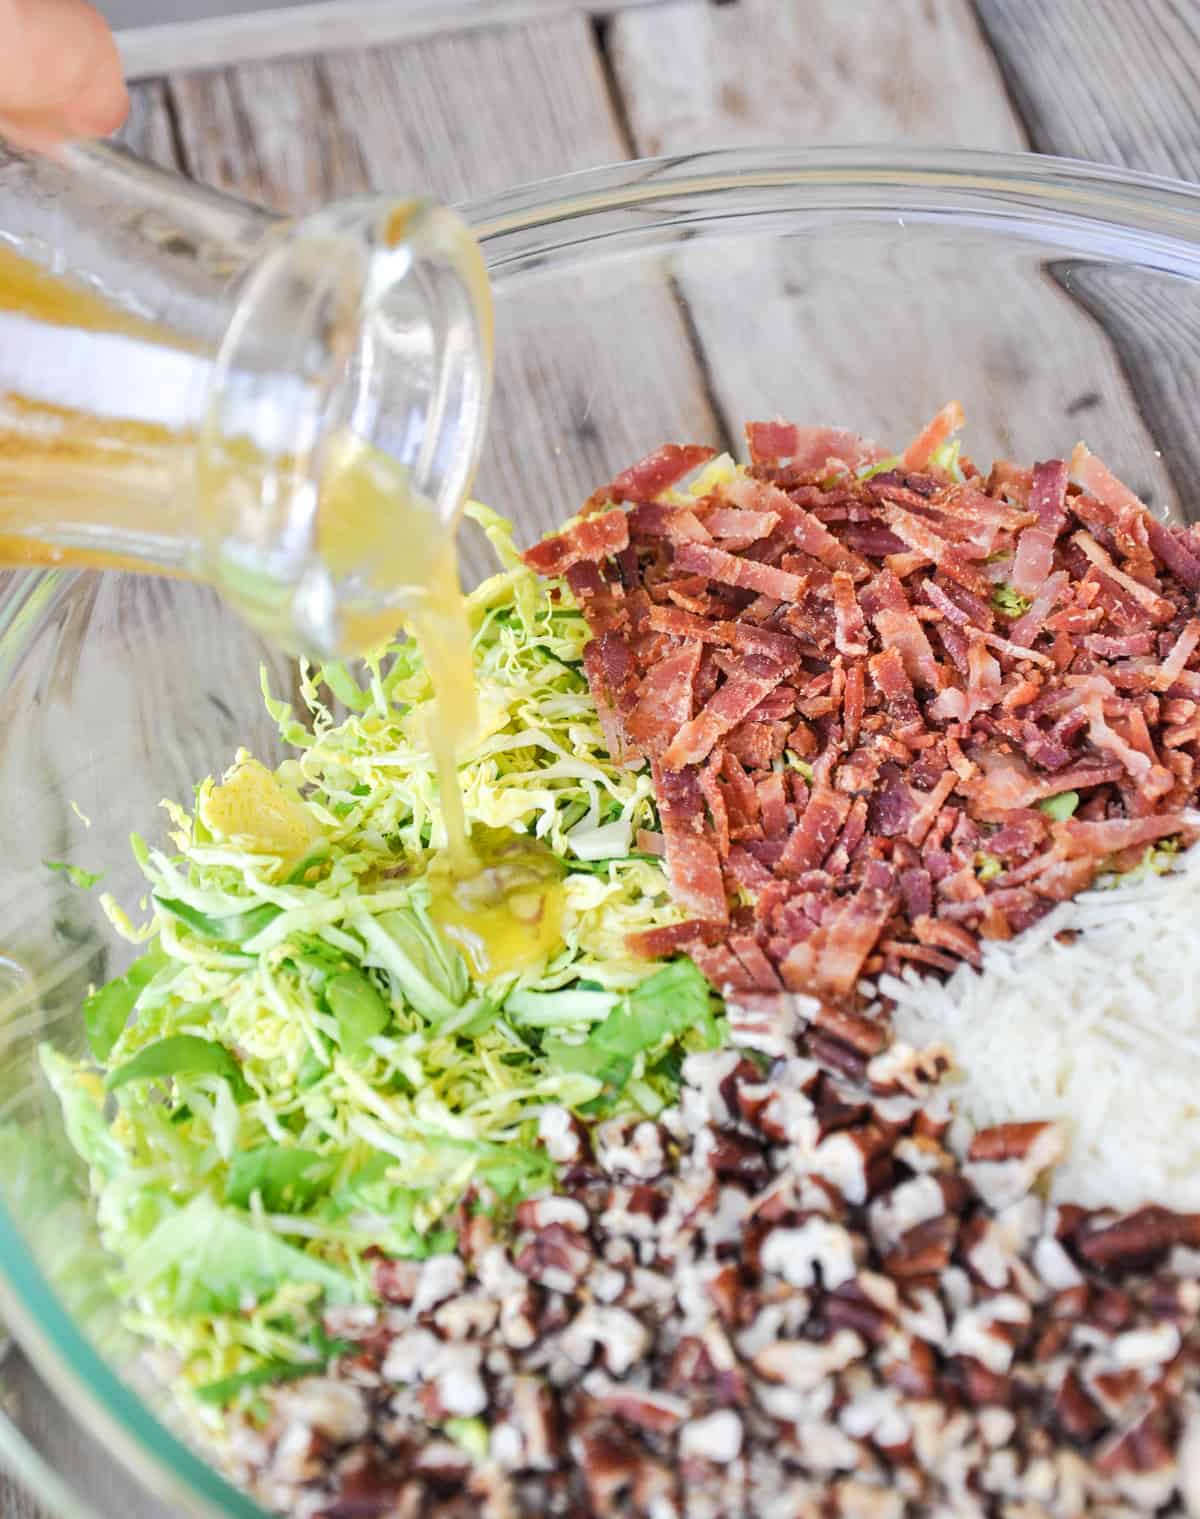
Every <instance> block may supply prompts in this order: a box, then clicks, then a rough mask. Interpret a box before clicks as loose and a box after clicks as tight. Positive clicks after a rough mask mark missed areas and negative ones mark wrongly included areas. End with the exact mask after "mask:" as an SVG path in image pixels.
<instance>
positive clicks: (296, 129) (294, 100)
mask: <svg viewBox="0 0 1200 1519" xmlns="http://www.w3.org/2000/svg"><path fill="white" fill-rule="evenodd" d="M171 92H172V97H173V99H174V102H175V107H176V112H177V117H178V123H179V130H180V136H181V141H182V144H183V148H184V153H185V158H186V162H187V164H188V167H189V170H190V171H191V172H192V173H194V174H195V175H196V176H197V177H198V178H201V179H204V180H208V181H209V182H211V183H215V184H218V185H221V186H222V187H224V188H228V189H231V190H235V191H237V192H238V193H240V194H243V195H249V196H252V197H254V198H256V199H261V200H265V201H267V202H268V203H269V204H272V205H275V206H277V207H279V208H281V209H286V210H288V211H295V210H300V209H304V208H307V207H311V206H313V205H316V204H319V203H321V202H323V201H326V200H329V199H332V198H334V197H336V196H339V195H347V194H352V193H357V192H360V191H362V190H367V189H369V190H386V191H393V192H394V191H405V190H407V191H414V192H419V193H430V194H433V195H435V196H437V197H439V198H441V199H443V200H447V201H452V202H454V201H461V200H464V199H467V198H477V197H479V196H482V195H487V194H489V193H491V192H494V191H498V190H501V189H505V188H508V187H509V186H511V185H513V184H517V183H519V182H521V181H523V180H531V179H540V178H545V177H547V176H550V175H555V174H562V173H566V172H568V171H570V170H572V169H578V168H582V167H585V166H588V165H592V164H596V163H603V162H609V161H612V160H614V159H620V158H623V157H624V156H625V145H624V139H623V137H622V133H621V127H620V124H619V122H618V120H617V117H616V115H615V114H614V110H613V104H612V101H611V99H610V97H609V92H608V85H607V80H606V78H605V74H604V70H603V67H602V63H601V60H600V58H599V55H598V53H597V50H596V47H595V39H594V34H593V29H592V26H591V24H590V22H589V21H588V20H587V19H586V18H585V17H583V16H571V17H565V18H560V19H558V20H554V21H551V22H547V23H543V24H540V25H538V26H522V27H512V28H496V29H488V30H482V31H476V32H468V33H461V34H457V35H453V36H447V37H438V38H434V39H430V40H428V41H423V42H418V43H413V44H407V45H404V46H399V47H389V48H379V49H375V50H364V51H358V52H344V53H339V54H337V55H335V56H331V57H328V58H324V59H319V60H295V61H287V62H279V63H271V64H255V65H250V66H247V67H245V68H239V69H236V70H225V71H222V72H220V73H215V74H203V75H192V76H186V77H182V78H178V79H173V80H172V81H171ZM314 122H319V123H320V130H319V131H317V130H314V129H313V123H314ZM551 288H552V291H553V294H552V295H551V296H550V297H547V296H546V295H545V290H546V284H545V282H544V277H542V276H539V275H538V274H536V273H533V274H531V275H530V276H529V277H528V278H527V279H525V280H524V281H523V284H522V289H521V292H520V294H519V295H517V296H514V297H512V298H510V299H506V300H505V302H504V303H503V304H502V306H501V309H500V312H499V319H498V327H497V337H496V343H497V378H496V390H495V401H494V407H493V418H492V425H491V428H490V432H489V440H488V445H487V449H486V452H485V458H484V462H483V465H482V468H481V471H480V477H479V481H478V491H479V493H480V494H481V495H482V496H484V498H485V499H487V500H489V501H490V502H491V503H492V504H494V505H496V506H497V507H499V508H500V509H501V510H504V511H506V512H509V513H510V514H513V515H514V516H516V517H517V518H518V519H519V521H520V525H521V529H522V532H523V535H524V537H525V538H526V539H528V538H531V537H533V536H537V535H538V534H539V533H541V532H543V531H545V530H546V529H547V528H549V527H551V526H552V525H553V524H554V523H555V522H556V521H559V520H561V519H562V518H563V517H564V516H565V515H567V514H568V513H569V512H571V511H573V510H574V509H575V506H576V505H577V503H578V502H579V501H580V500H581V499H582V498H583V497H584V496H586V495H587V494H589V493H590V491H591V490H592V489H593V488H594V486H595V485H597V484H599V483H601V482H602V481H603V480H604V479H606V478H608V475H609V474H610V473H611V472H612V471H614V470H615V468H617V467H619V465H620V464H622V463H624V462H626V461H627V460H628V459H630V458H633V457H636V456H637V455H638V454H639V452H644V451H647V450H649V449H650V448H652V447H655V446H656V445H657V443H658V442H659V441H660V440H661V439H662V438H663V437H665V436H671V435H674V434H676V433H679V432H683V433H685V434H686V435H687V436H690V437H696V438H701V439H703V438H709V437H712V436H713V435H714V434H715V432H716V429H717V424H716V420H715V418H714V416H713V413H712V410H711V407H710V406H709V404H708V401H707V398H706V394H705V390H704V385H703V378H702V375H701V373H700V371H699V369H698V367H697V365H696V363H695V360H694V354H693V350H692V347H691V342H690V339H689V335H688V333H687V330H686V327H685V325H684V323H683V322H682V321H681V319H680V316H679V313H678V310H677V308H676V304H675V299H674V295H673V292H672V290H671V288H670V286H669V284H668V282H667V281H666V279H665V278H663V279H649V278H644V277H643V278H640V279H638V280H633V281H631V280H630V279H629V278H628V276H627V275H626V274H625V273H624V272H623V271H621V270H620V269H615V268H614V269H613V270H611V271H610V272H607V273H606V272H601V273H598V274H596V275H595V276H594V277H591V278H589V280H588V281H587V282H586V283H585V282H583V281H578V282H572V283H571V284H570V286H569V287H568V286H566V285H565V284H564V283H563V282H562V281H561V280H560V281H559V282H558V283H556V284H554V285H552V287H551ZM564 301H570V303H571V304H572V306H573V307H574V308H575V310H576V312H577V320H576V321H575V322H574V323H573V325H571V326H569V327H568V326H566V325H565V324H564V322H563V321H562V317H561V312H562V307H563V303H564ZM614 302H619V303H620V304H621V306H622V307H623V308H624V309H623V316H622V332H623V334H626V337H625V341H624V342H623V344H622V346H621V347H620V348H619V349H617V348H614V346H613V345H612V344H611V343H609V342H607V341H606V338H607V336H608V326H607V320H606V318H605V316H604V310H605V307H606V304H608V303H614ZM470 554H471V550H470V549H468V558H467V563H466V567H465V572H466V574H467V577H468V578H474V577H475V576H476V575H477V574H478V573H479V571H480V570H481V569H482V568H483V566H484V563H485V562H486V561H485V560H484V559H482V558H472V557H470Z"/></svg>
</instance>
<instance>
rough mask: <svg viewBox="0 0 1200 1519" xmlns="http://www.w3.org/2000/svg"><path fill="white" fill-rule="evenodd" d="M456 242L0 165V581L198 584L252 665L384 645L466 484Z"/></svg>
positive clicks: (101, 178) (462, 304)
mask: <svg viewBox="0 0 1200 1519" xmlns="http://www.w3.org/2000/svg"><path fill="white" fill-rule="evenodd" d="M490 378H491V305H490V298H489V294H488V286H487V276H486V273H485V271H484V268H483V263H482V260H481V258H480V255H479V252H478V249H477V247H476V245H475V242H474V239H473V238H472V236H471V234H470V232H469V231H468V230H467V228H466V226H465V225H464V223H463V222H462V221H461V220H460V219H459V218H458V217H457V216H456V215H455V214H454V213H453V212H452V211H450V210H448V209H447V208H445V207H444V206H440V205H437V204H435V203H433V202H430V201H424V200H397V199H391V198H386V197H365V198H361V199H356V200H350V201H346V202H342V203H339V204H336V205H333V206H330V207H328V208H325V209H323V210H321V211H319V212H317V213H316V214H315V215H312V216H308V217H305V218H303V219H302V220H300V221H296V222H287V221H284V220H282V219H280V218H276V217H274V216H273V215H271V214H270V213H268V212H266V211H264V210H262V209H260V208H258V207H254V206H249V205H244V204H242V203H240V202H238V201H235V200H231V199H228V198H226V197H224V196H220V195H218V194H216V193H214V192H212V191H210V190H206V189H204V188H202V187H200V186H198V185H195V184H192V183H190V182H188V181H186V180H183V179H181V178H179V177H178V176H176V175H173V174H170V173H167V172H165V171H163V170H160V169H157V168H154V167H152V166H151V165H149V164H147V163H144V162H142V161H141V160H139V159H137V158H136V157H134V156H133V155H131V154H129V153H126V152H124V151H123V150H121V149H119V148H114V147H111V146H103V145H97V146H77V147H71V148H68V149H67V150H66V151H65V153H64V155H63V158H62V159H61V161H52V160H49V159H39V158H34V157H26V156H23V155H20V154H17V153H14V152H12V151H11V150H8V149H6V148H4V147H3V146H0V564H2V563H8V564H14V563H40V564H62V565H67V564H88V565H92V566H102V567H109V568H150V569H154V570H158V571H161V572H165V573H168V574H174V575H187V576H192V577H197V578H202V579H209V580H211V581H213V583H214V584H215V585H216V586H217V587H218V589H219V590H221V592H222V593H223V594H224V595H225V596H226V598H227V599H229V600H230V601H232V602H233V604H234V605H235V606H236V607H237V608H238V610H239V611H241V612H242V613H243V614H244V615H246V616H247V617H249V619H250V620H251V621H252V622H253V623H254V624H255V625H256V626H257V627H258V628H259V629H260V630H261V631H264V632H265V633H267V634H268V636H270V637H271V638H272V639H273V640H274V641H275V642H276V643H279V644H281V645H283V646H284V647H287V648H292V649H303V650H305V651H308V652H315V653H319V654H329V653H335V652H341V651H343V650H348V649H349V650H359V649H361V648H362V647H363V646H365V645H366V644H368V643H370V642H372V641H377V639H378V635H379V633H380V632H381V631H382V632H383V633H390V632H392V631H394V629H395V626H396V622H397V621H398V618H399V615H400V612H401V611H402V610H403V607H404V605H405V601H406V598H407V597H409V596H410V594H411V592H412V590H413V587H414V585H415V586H416V587H418V588H419V586H420V583H421V579H422V575H421V569H422V567H421V565H420V562H419V555H418V553H417V550H418V549H420V548H421V545H422V544H425V543H428V544H429V545H430V546H431V548H432V546H433V545H435V544H440V545H444V544H445V542H446V540H447V539H448V537H449V536H450V534H451V533H452V531H453V527H454V524H455V521H456V518H457V514H458V510H459V507H460V506H461V504H462V501H463V498H464V496H465V494H466V492H467V489H468V487H469V485H470V481H471V477H472V474H473V472H474V467H475V461H476V458H477V456H478V451H479V443H480V438H481V435H482V430H483V425H484V419H485V413H486V409H487V401H488V394H489V388H490Z"/></svg>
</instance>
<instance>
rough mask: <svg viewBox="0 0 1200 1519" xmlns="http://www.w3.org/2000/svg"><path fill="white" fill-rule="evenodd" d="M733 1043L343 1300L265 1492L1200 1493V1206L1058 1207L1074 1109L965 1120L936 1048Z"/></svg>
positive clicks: (1037, 1504)
mask: <svg viewBox="0 0 1200 1519" xmlns="http://www.w3.org/2000/svg"><path fill="white" fill-rule="evenodd" d="M734 1011H735V1014H736V1012H737V1010H736V1009H735V1010H734ZM742 1027H743V1043H744V1046H745V1050H752V1051H753V1052H754V1053H753V1056H751V1055H749V1054H747V1053H746V1052H745V1050H743V1052H739V1051H737V1050H726V1051H718V1052H714V1053H711V1054H703V1055H692V1056H690V1057H689V1059H688V1061H687V1063H686V1066H685V1070H684V1081H685V1085H684V1088H683V1091H682V1098H681V1103H680V1106H679V1107H678V1108H677V1109H673V1110H670V1111H668V1112H665V1113H663V1114H662V1115H660V1118H659V1120H658V1121H657V1122H656V1123H649V1122H646V1121H642V1122H640V1123H639V1122H637V1121H633V1120H631V1121H629V1122H621V1121H617V1122H612V1123H609V1124H608V1125H605V1126H604V1127H603V1128H602V1129H601V1130H598V1131H595V1133H594V1134H593V1136H592V1140H594V1141H595V1143H594V1145H593V1143H592V1142H591V1141H589V1139H588V1137H587V1136H584V1135H580V1136H578V1137H576V1136H575V1133H574V1128H573V1126H572V1125H570V1124H569V1123H567V1122H566V1121H565V1119H564V1116H563V1115H562V1114H561V1113H560V1112H559V1111H558V1110H553V1109H552V1110H550V1111H549V1112H547V1114H546V1116H545V1119H544V1121H543V1129H544V1133H545V1137H546V1140H547V1142H549V1143H550V1144H552V1145H558V1144H561V1143H562V1140H563V1136H564V1135H565V1134H567V1133H570V1134H571V1135H572V1137H573V1138H574V1139H575V1141H576V1145H575V1148H574V1149H573V1153H572V1155H571V1169H570V1178H571V1179H570V1185H569V1187H568V1188H566V1189H565V1190H564V1191H563V1192H561V1193H560V1194H557V1195H553V1196H546V1197H542V1198H537V1199H533V1200H531V1201H529V1202H526V1203H524V1204H522V1205H521V1207H520V1209H519V1211H518V1214H517V1217H516V1219H515V1220H514V1222H513V1227H512V1233H511V1237H509V1238H508V1239H506V1240H504V1241H503V1242H501V1241H499V1240H497V1239H493V1238H491V1237H490V1235H491V1231H490V1230H483V1231H478V1239H475V1233H476V1231H471V1232H469V1233H468V1235H467V1236H466V1238H465V1242H464V1243H463V1244H462V1245H461V1246H460V1249H461V1251H462V1257H465V1258H459V1257H437V1258H434V1259H432V1260H430V1261H427V1262H425V1263H424V1264H422V1265H421V1266H419V1267H416V1268H415V1272H416V1278H415V1279H414V1278H413V1276H412V1275H411V1274H410V1272H409V1271H408V1269H407V1268H406V1269H405V1271H404V1272H403V1273H402V1274H401V1275H402V1277H403V1288H402V1290H401V1291H399V1292H391V1293H390V1294H389V1296H390V1298H391V1306H384V1307H382V1308H379V1309H363V1308H354V1309H341V1310H331V1311H330V1312H329V1314H328V1316H327V1328H328V1330H329V1332H330V1333H331V1334H335V1335H337V1336H339V1337H341V1338H343V1339H346V1340H349V1341H351V1342H353V1344H354V1346H355V1348H354V1350H353V1351H351V1352H349V1353H347V1354H345V1355H343V1356H342V1357H341V1358H340V1360H338V1361H337V1362H336V1363H335V1364H334V1365H333V1366H332V1367H330V1368H329V1369H327V1371H326V1372H325V1373H324V1374H322V1375H321V1376H314V1377H312V1378H310V1379H309V1380H308V1381H304V1382H300V1383H296V1384H293V1385H292V1386H290V1387H286V1388H279V1389H276V1390H275V1391H274V1392H273V1393H272V1394H270V1399H271V1416H270V1421H269V1423H268V1424H267V1426H266V1428H265V1429H264V1430H262V1431H261V1432H259V1431H256V1430H254V1429H252V1428H251V1427H250V1426H249V1425H245V1426H240V1427H239V1428H237V1429H236V1430H235V1440H234V1447H235V1449H236V1451H237V1452H238V1456H239V1460H240V1465H241V1469H240V1471H239V1476H240V1477H241V1479H242V1480H243V1481H245V1482H246V1483H247V1484H248V1485H249V1486H250V1487H251V1489H252V1491H253V1492H254V1493H255V1494H256V1496H258V1497H259V1498H260V1499H261V1500H262V1501H263V1502H265V1503H266V1504H268V1505H269V1506H270V1507H272V1508H274V1509H276V1510H278V1511H280V1512H286V1513H288V1514H289V1515H295V1516H298V1519H307V1516H316V1515H323V1516H327V1519H351V1516H352V1515H353V1516H362V1515H379V1516H381V1519H382V1516H384V1515H387V1516H392V1515H404V1516H412V1519H418V1516H419V1519H459V1516H462V1519H467V1516H471V1519H517V1516H524V1515H535V1514H538V1515H562V1516H564V1519H567V1516H570V1519H601V1516H620V1519H626V1516H628V1519H752V1516H753V1519H807V1516H810V1515H811V1516H813V1519H824V1516H834V1519H856V1516H871V1519H874V1516H888V1519H918V1516H925V1515H946V1516H949V1515H954V1516H958V1515H964V1516H970V1515H978V1516H980V1519H985V1516H988V1519H990V1516H992V1515H1004V1516H1013V1519H1016V1516H1021V1519H1025V1516H1034V1515H1036V1516H1047V1519H1050V1516H1053V1519H1074V1516H1076V1515H1079V1514H1085V1513H1087V1514H1096V1515H1106V1516H1113V1519H1115V1516H1117V1515H1135V1514H1143V1513H1146V1514H1149V1513H1153V1512H1155V1511H1157V1510H1159V1509H1165V1508H1168V1507H1170V1506H1171V1505H1186V1504H1188V1503H1191V1502H1193V1501H1194V1500H1195V1497H1196V1495H1197V1493H1198V1492H1200V1424H1198V1422H1197V1421H1198V1419H1200V1273H1198V1271H1197V1257H1196V1256H1195V1254H1194V1253H1193V1251H1194V1248H1195V1246H1196V1244H1197V1243H1198V1242H1200V1219H1197V1218H1192V1217H1186V1216H1181V1215H1174V1214H1170V1213H1167V1212H1166V1211H1165V1210H1163V1209H1156V1208H1150V1209H1144V1210H1141V1211H1140V1212H1139V1213H1135V1214H1132V1215H1129V1216H1127V1217H1125V1218H1119V1217H1117V1216H1115V1215H1112V1214H1107V1213H1103V1212H1092V1213H1089V1212H1086V1211H1085V1210H1083V1209H1080V1208H1073V1207H1060V1208H1054V1207H1050V1206H1048V1205H1047V1204H1045V1203H1044V1202H1043V1201H1042V1199H1041V1197H1040V1195H1039V1193H1038V1190H1037V1182H1038V1178H1039V1174H1040V1173H1041V1171H1042V1170H1043V1169H1044V1168H1045V1167H1046V1166H1047V1165H1049V1164H1052V1163H1053V1161H1054V1159H1055V1157H1056V1155H1057V1154H1058V1152H1059V1146H1060V1143H1061V1135H1060V1134H1059V1131H1058V1129H1057V1127H1056V1126H1055V1125H1047V1124H1025V1125H1012V1124H1005V1125H1000V1126H998V1127H997V1128H994V1129H990V1130H982V1131H980V1132H978V1133H976V1134H974V1135H971V1134H969V1133H967V1132H965V1131H964V1130H963V1126H962V1125H961V1123H960V1122H959V1121H957V1120H954V1121H952V1115H951V1110H950V1108H949V1106H948V1104H947V1102H946V1100H945V1098H944V1096H943V1095H942V1094H941V1093H940V1092H939V1091H937V1089H936V1082H937V1080H938V1078H939V1076H940V1074H941V1072H942V1070H943V1068H944V1060H943V1057H941V1056H940V1055H939V1054H938V1053H937V1052H936V1051H932V1052H926V1053H924V1054H917V1053H915V1052H912V1051H908V1050H905V1049H904V1048H902V1047H900V1046H896V1045H892V1046H891V1047H889V1048H887V1049H885V1050H884V1051H882V1052H881V1053H879V1054H877V1055H875V1056H874V1058H873V1060H872V1061H871V1063H870V1065H869V1066H868V1069H873V1070H874V1072H875V1075H876V1076H877V1077H878V1078H880V1079H878V1080H872V1079H871V1078H869V1077H864V1078H863V1079H861V1080H856V1079H853V1078H847V1077H846V1076H844V1075H843V1074H841V1072H840V1071H839V1070H838V1069H836V1068H833V1069H831V1068H830V1067H828V1066H826V1065H823V1064H822V1063H820V1062H819V1061H818V1060H815V1059H814V1058H812V1048H811V1040H812V1038H814V1037H819V1038H820V1039H822V1040H825V1041H834V1042H836V1040H837V1035H836V1034H834V1033H832V1032H830V1031H828V1030H821V1029H819V1028H818V1027H817V1025H816V1024H815V1023H812V1024H810V1025H809V1031H808V1034H807V1035H805V1036H804V1041H803V1043H802V1044H801V1045H798V1044H797V1043H796V1042H795V1041H794V1040H785V1039H783V1037H782V1036H781V1035H780V1034H779V1033H778V1031H777V1030H774V1029H772V1030H770V1031H769V1033H768V1037H767V1039H766V1044H767V1049H766V1052H765V1053H764V1052H762V1051H760V1050H757V1049H755V1046H754V1042H753V1036H752V1035H751V1034H749V1033H748V1032H747V1030H748V1028H749V1027H750V1024H749V1022H747V1023H745V1024H743V1026H742ZM843 1032H844V1030H843ZM843 1048H845V1049H847V1050H849V1049H850V1048H851V1047H850V1046H849V1045H845V1046H843ZM860 1058H861V1057H860ZM651 1136H653V1137H651ZM651 1157H653V1160H652V1161H651ZM647 1172H652V1173H653V1174H650V1175H647V1174H644V1173H647ZM473 1244H477V1245H478V1247H479V1248H478V1249H477V1250H475V1253H474V1254H472V1246H473ZM451 1261H453V1265H451ZM548 1262H551V1263H552V1265H551V1266H549V1267H548V1266H547V1263H548ZM392 1264H393V1263H390V1262H382V1261H381V1262H380V1263H379V1266H378V1272H377V1275H378V1277H379V1281H380V1284H381V1285H383V1284H388V1285H389V1286H390V1285H392V1284H393V1283H394V1282H395V1281H396V1277H397V1274H396V1273H394V1272H392V1271H390V1269H389V1268H390V1267H391V1266H392ZM455 1267H458V1268H459V1271H461V1273H462V1276H461V1279H460V1280H458V1285H457V1290H456V1291H453V1292H451V1294H450V1295H447V1288H448V1286H451V1284H453V1283H454V1282H455V1280H456V1279H457V1278H458V1277H459V1271H456V1270H455ZM548 1271H549V1272H550V1273H553V1272H554V1271H558V1272H561V1274H560V1275H553V1274H552V1275H551V1276H550V1280H547V1275H548ZM513 1326H519V1332H518V1333H516V1334H515V1335H514V1333H513V1332H512V1330H513ZM456 1437H457V1441H458V1442H459V1443H456ZM1176 1511H1177V1512H1183V1511H1184V1509H1183V1508H1182V1507H1180V1508H1178V1509H1177V1510H1176Z"/></svg>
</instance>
